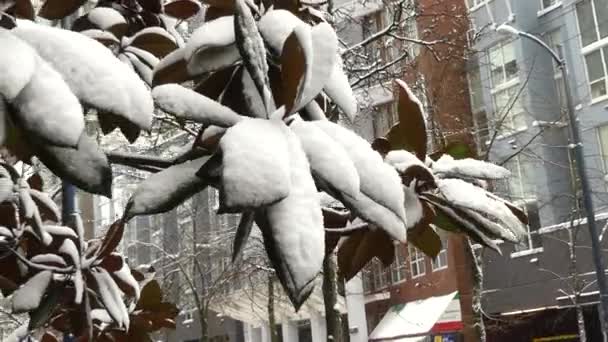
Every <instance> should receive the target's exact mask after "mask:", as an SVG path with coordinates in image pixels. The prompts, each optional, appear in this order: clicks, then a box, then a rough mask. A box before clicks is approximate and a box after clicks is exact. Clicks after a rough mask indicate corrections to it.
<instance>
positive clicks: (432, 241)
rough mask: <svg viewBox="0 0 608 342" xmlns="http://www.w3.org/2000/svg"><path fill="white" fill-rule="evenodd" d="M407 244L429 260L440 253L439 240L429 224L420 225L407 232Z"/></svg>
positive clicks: (440, 245)
mask: <svg viewBox="0 0 608 342" xmlns="http://www.w3.org/2000/svg"><path fill="white" fill-rule="evenodd" d="M407 243H411V244H412V245H414V246H415V247H416V248H417V249H418V250H420V251H421V252H422V253H424V254H425V255H426V256H428V257H429V258H431V259H434V258H435V257H437V254H439V252H441V248H442V244H441V238H440V237H439V235H438V234H437V232H435V230H434V229H433V228H432V226H431V225H429V224H420V225H417V226H416V227H414V228H413V229H410V230H408V231H407Z"/></svg>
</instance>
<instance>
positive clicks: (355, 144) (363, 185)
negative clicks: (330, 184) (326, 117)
mask: <svg viewBox="0 0 608 342" xmlns="http://www.w3.org/2000/svg"><path fill="white" fill-rule="evenodd" d="M311 122H312V123H314V124H315V125H317V126H318V127H319V128H321V129H322V130H323V131H324V132H325V133H326V134H327V135H329V136H330V137H331V138H333V139H334V140H335V141H336V143H337V144H339V145H341V146H342V147H343V148H344V149H345V150H346V152H347V153H348V155H349V157H350V159H351V160H352V161H353V163H354V164H355V167H356V168H357V172H358V174H359V179H360V194H359V195H358V196H357V197H356V198H347V197H344V198H342V199H341V200H342V201H343V202H344V204H347V205H349V206H350V208H356V211H358V212H359V214H361V215H365V216H364V217H365V218H366V219H367V220H370V221H371V222H374V223H376V224H377V225H378V226H379V227H381V228H382V229H385V230H386V231H387V232H388V233H389V234H390V235H391V236H392V237H393V238H395V239H397V240H399V241H405V239H406V232H405V224H406V222H407V221H406V217H405V210H404V208H403V202H404V194H403V191H402V190H401V186H400V185H401V179H400V178H399V175H398V174H397V171H395V169H394V168H393V167H391V166H390V165H388V164H386V163H384V162H383V160H382V157H380V155H379V154H378V153H377V152H376V151H374V150H372V149H371V147H370V145H369V143H368V142H367V141H365V140H364V139H363V138H361V137H359V136H358V135H356V134H355V133H353V132H352V131H350V130H348V129H346V128H344V127H341V126H339V125H337V124H335V123H333V122H329V121H311ZM337 198H339V197H337ZM374 202H375V203H377V205H378V206H379V207H378V206H376V205H374ZM382 208H384V210H383V209H382ZM384 211H387V212H392V213H393V214H392V215H387V213H384V214H381V212H384ZM380 216H386V217H385V218H380ZM372 217H374V218H373V219H372ZM395 217H397V218H398V219H399V220H401V224H398V223H397V222H396V221H395V220H394V218H395ZM379 221H382V223H380V222H379Z"/></svg>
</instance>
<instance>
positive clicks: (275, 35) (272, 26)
mask: <svg viewBox="0 0 608 342" xmlns="http://www.w3.org/2000/svg"><path fill="white" fill-rule="evenodd" d="M300 25H305V26H306V23H304V22H303V21H302V20H300V18H298V17H296V16H295V15H294V14H293V13H291V12H289V11H286V10H271V11H268V12H267V13H266V14H264V15H263V16H262V18H260V20H259V22H258V29H259V31H260V34H261V35H262V38H264V41H265V42H266V43H267V44H268V46H269V47H270V48H271V50H272V51H273V52H274V53H275V54H276V55H280V54H281V52H282V51H283V45H284V44H285V41H286V40H287V37H289V35H291V33H292V32H293V31H294V29H295V27H296V26H300Z"/></svg>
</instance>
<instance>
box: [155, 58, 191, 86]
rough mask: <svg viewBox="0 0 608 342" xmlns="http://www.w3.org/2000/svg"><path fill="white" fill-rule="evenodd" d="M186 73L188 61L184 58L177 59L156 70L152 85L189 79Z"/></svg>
mask: <svg viewBox="0 0 608 342" xmlns="http://www.w3.org/2000/svg"><path fill="white" fill-rule="evenodd" d="M190 78H191V77H190V74H188V63H187V62H186V61H185V60H184V59H179V60H178V61H176V62H175V63H173V64H170V65H167V66H165V67H164V68H163V69H159V70H156V71H155V72H154V76H153V78H152V86H158V85H162V84H167V83H182V82H186V81H188V80H189V79H190Z"/></svg>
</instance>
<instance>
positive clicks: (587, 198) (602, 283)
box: [496, 24, 608, 336]
mask: <svg viewBox="0 0 608 342" xmlns="http://www.w3.org/2000/svg"><path fill="white" fill-rule="evenodd" d="M496 31H498V32H502V33H508V34H511V35H517V36H520V37H524V38H528V39H530V40H532V41H533V42H535V43H537V44H538V45H540V46H541V47H543V48H544V49H545V50H547V52H549V53H550V54H551V57H553V59H554V60H555V61H556V62H557V66H558V68H559V70H560V72H561V74H562V79H563V80H564V90H565V96H566V106H567V110H568V121H569V124H570V129H571V134H572V143H573V145H574V147H573V149H574V157H575V159H576V168H577V173H578V176H579V178H580V182H581V190H582V195H583V205H584V207H585V213H586V216H587V227H588V228H589V234H590V235H591V252H592V254H593V262H594V265H595V275H596V277H597V284H598V288H599V292H600V307H601V309H602V310H601V311H602V315H603V317H601V323H602V324H601V327H602V333H604V336H605V335H606V332H607V331H608V322H607V320H606V315H607V314H608V288H607V287H606V277H605V273H604V270H605V266H604V261H603V259H602V254H601V252H600V251H601V246H600V241H599V237H598V233H597V225H596V222H595V211H594V208H593V199H592V197H591V188H590V186H589V178H588V176H587V169H586V167H585V154H584V151H583V149H584V147H583V144H582V142H581V137H580V128H579V122H578V119H577V117H576V114H575V111H574V103H573V102H572V94H571V92H570V85H569V83H568V68H567V66H566V60H565V59H564V58H561V57H560V56H559V55H558V54H557V52H555V51H553V50H552V49H551V48H550V47H549V46H548V45H547V44H546V43H545V42H543V41H542V40H541V39H540V38H538V37H536V36H535V35H532V34H530V33H527V32H523V31H520V30H518V29H516V28H514V27H513V26H510V25H507V24H502V25H500V26H498V27H497V28H496Z"/></svg>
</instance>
